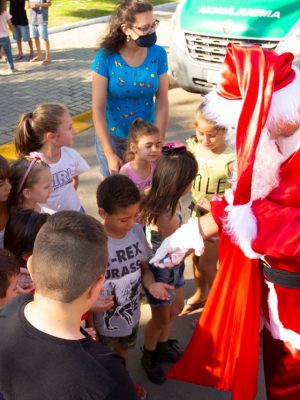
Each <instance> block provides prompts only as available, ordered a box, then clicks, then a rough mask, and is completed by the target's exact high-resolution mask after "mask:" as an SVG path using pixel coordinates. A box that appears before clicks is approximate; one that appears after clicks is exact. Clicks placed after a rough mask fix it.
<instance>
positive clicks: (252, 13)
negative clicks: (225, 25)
mask: <svg viewBox="0 0 300 400" xmlns="http://www.w3.org/2000/svg"><path fill="white" fill-rule="evenodd" d="M197 13H199V14H220V15H234V16H243V17H266V18H280V11H273V10H265V9H264V8H236V7H233V6H231V7H206V6H202V7H200V8H199V10H198V11H197Z"/></svg>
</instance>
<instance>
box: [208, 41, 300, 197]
mask: <svg viewBox="0 0 300 400" xmlns="http://www.w3.org/2000/svg"><path fill="white" fill-rule="evenodd" d="M293 59H294V56H293V54H291V53H284V54H281V55H279V54H277V53H275V52H274V51H272V50H266V49H263V48H262V47H260V46H250V47H240V46H237V45H234V44H232V43H230V44H228V46H227V52H226V56H225V60H224V63H223V66H222V69H221V77H220V81H219V84H218V87H217V90H216V92H215V93H212V94H209V95H208V96H207V98H206V106H205V110H206V112H207V115H208V117H209V118H211V119H213V120H215V122H217V123H218V124H220V125H225V126H227V127H228V126H230V125H233V126H234V125H235V121H234V120H235V118H236V115H238V116H239V118H238V121H237V134H236V136H237V137H236V150H237V160H238V171H237V172H238V175H237V185H236V189H235V193H234V205H242V204H246V203H248V202H249V201H250V198H251V182H252V172H253V165H254V161H255V152H256V148H257V145H258V142H259V139H260V136H261V132H262V129H263V127H264V126H265V124H266V122H267V119H268V116H269V111H270V107H271V103H272V99H273V97H274V96H273V95H274V93H275V91H278V93H279V92H281V91H282V92H283V90H284V89H283V88H286V87H288V86H292V85H291V83H292V82H294V81H295V77H296V72H295V70H294V69H293V68H292V62H293ZM297 80H298V79H297ZM298 84H299V83H298ZM292 96H293V97H297V113H298V112H299V108H298V107H300V92H298V93H297V96H294V95H292ZM289 100H290V99H289V98H288V97H287V98H285V99H284V101H285V103H286V104H288V103H289ZM225 103H227V105H226V106H225V107H224V104H225ZM290 108H292V107H291V106H290ZM222 111H223V114H222ZM277 112H278V115H279V114H280V110H275V112H274V113H275V114H276V113H277ZM283 116H284V119H286V115H284V114H283Z"/></svg>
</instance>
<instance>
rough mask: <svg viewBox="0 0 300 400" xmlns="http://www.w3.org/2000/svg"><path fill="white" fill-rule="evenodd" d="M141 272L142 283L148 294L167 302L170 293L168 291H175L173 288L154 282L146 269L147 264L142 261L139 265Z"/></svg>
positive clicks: (147, 268) (150, 273)
mask: <svg viewBox="0 0 300 400" xmlns="http://www.w3.org/2000/svg"><path fill="white" fill-rule="evenodd" d="M141 272H142V283H143V285H144V287H145V288H146V289H147V290H148V292H149V293H150V294H151V295H152V296H153V297H155V298H156V299H159V300H169V299H170V297H171V296H170V293H169V292H168V290H167V289H169V290H175V287H174V286H171V285H168V284H167V283H163V282H155V280H154V276H153V274H152V272H151V271H150V269H149V267H148V263H147V262H146V261H143V262H142V264H141Z"/></svg>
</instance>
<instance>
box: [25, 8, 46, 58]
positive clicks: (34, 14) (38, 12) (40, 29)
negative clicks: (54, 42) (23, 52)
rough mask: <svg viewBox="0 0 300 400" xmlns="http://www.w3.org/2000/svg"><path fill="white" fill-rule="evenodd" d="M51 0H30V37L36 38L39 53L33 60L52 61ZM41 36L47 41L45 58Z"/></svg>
mask: <svg viewBox="0 0 300 400" xmlns="http://www.w3.org/2000/svg"><path fill="white" fill-rule="evenodd" d="M50 6H51V0H33V1H32V0H28V7H29V30H30V37H31V38H32V39H34V43H35V47H36V52H37V55H36V57H33V59H32V60H31V61H42V64H43V65H47V64H49V62H50V42H49V39H48V14H49V10H48V9H49V7H50ZM40 38H41V39H42V40H44V42H45V58H44V60H43V55H42V51H41V42H40Z"/></svg>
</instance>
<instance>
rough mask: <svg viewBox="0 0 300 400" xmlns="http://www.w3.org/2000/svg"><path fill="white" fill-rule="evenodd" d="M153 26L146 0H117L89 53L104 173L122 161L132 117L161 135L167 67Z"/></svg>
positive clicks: (165, 115) (165, 114) (165, 118)
mask: <svg viewBox="0 0 300 400" xmlns="http://www.w3.org/2000/svg"><path fill="white" fill-rule="evenodd" d="M157 25H158V21H157V20H155V18H154V15H153V9H152V5H151V4H150V3H149V2H148V1H138V0H131V1H128V0H127V1H123V2H122V3H121V4H120V5H119V6H118V7H117V8H116V10H115V11H114V12H113V14H112V16H111V19H110V23H109V28H108V33H107V35H106V37H105V38H104V39H103V40H102V42H101V43H100V45H99V47H100V49H99V50H98V51H97V53H96V55H95V58H94V61H93V64H92V67H91V68H92V70H93V75H92V77H93V81H92V107H93V121H94V125H95V129H96V154H97V157H98V161H99V165H100V172H101V175H102V176H104V177H105V176H109V175H110V174H114V173H117V172H119V169H120V168H121V166H122V165H123V153H124V151H125V150H126V141H127V140H126V139H127V136H128V131H129V127H130V125H131V123H132V121H133V120H134V119H135V118H136V117H141V118H143V119H144V120H145V121H147V122H152V123H155V125H156V126H157V127H158V129H159V131H160V133H161V136H162V138H164V136H165V134H166V129H167V122H168V109H169V108H168V75H167V70H168V65H167V55H166V51H165V50H164V49H163V48H162V47H160V46H158V45H156V44H155V42H156V32H155V31H156V27H157ZM154 97H155V100H154Z"/></svg>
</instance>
